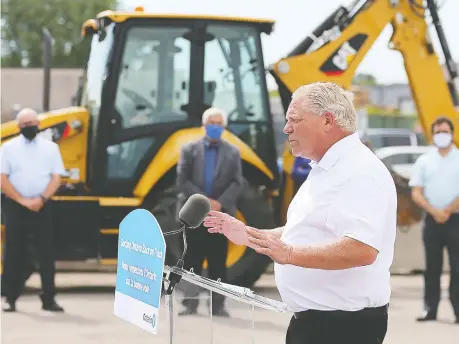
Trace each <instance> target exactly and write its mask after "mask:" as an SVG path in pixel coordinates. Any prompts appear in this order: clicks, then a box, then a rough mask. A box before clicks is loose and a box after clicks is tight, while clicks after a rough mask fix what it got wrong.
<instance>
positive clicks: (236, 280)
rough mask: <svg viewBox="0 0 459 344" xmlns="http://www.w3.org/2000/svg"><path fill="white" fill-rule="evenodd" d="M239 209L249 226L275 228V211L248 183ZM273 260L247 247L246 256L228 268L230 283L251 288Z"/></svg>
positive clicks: (242, 193)
mask: <svg viewBox="0 0 459 344" xmlns="http://www.w3.org/2000/svg"><path fill="white" fill-rule="evenodd" d="M237 208H238V210H239V212H240V213H241V214H242V216H243V217H244V220H245V223H246V224H247V225H248V226H251V227H255V228H258V229H272V228H274V227H275V222H274V216H273V210H272V208H271V206H270V205H269V204H268V203H267V201H266V199H265V198H264V197H263V195H262V194H261V192H259V191H257V190H256V189H255V188H254V187H252V186H251V185H249V184H248V183H247V182H246V183H245V185H244V188H243V191H242V192H241V195H240V197H239V200H238V202H237ZM270 263H271V259H270V258H269V257H267V256H265V255H262V254H258V253H256V252H255V250H253V249H251V248H249V247H246V248H245V250H244V254H243V255H242V256H241V257H240V259H238V260H237V261H236V262H235V263H234V264H232V265H230V266H228V267H227V268H228V270H227V273H228V281H229V283H232V284H235V285H239V286H243V287H247V288H251V287H252V286H253V285H254V284H255V282H256V281H257V280H258V279H259V278H260V276H261V275H262V274H263V273H264V272H265V271H266V268H267V267H268V265H269V264H270Z"/></svg>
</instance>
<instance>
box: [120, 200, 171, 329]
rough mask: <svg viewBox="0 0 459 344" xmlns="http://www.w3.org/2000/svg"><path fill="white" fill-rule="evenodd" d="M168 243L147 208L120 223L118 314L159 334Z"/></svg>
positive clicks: (139, 210)
mask: <svg viewBox="0 0 459 344" xmlns="http://www.w3.org/2000/svg"><path fill="white" fill-rule="evenodd" d="M165 256H166V243H165V241H164V236H163V233H162V231H161V228H160V226H159V224H158V221H157V220H156V218H155V217H154V216H153V215H152V214H151V213H150V212H149V211H147V210H145V209H136V210H133V211H132V212H130V213H129V214H128V215H127V216H126V217H125V218H124V219H123V221H122V222H121V223H120V228H119V237H118V268H117V273H116V289H115V305H114V313H115V315H116V316H118V317H120V318H122V319H124V320H126V321H128V322H130V323H132V324H134V325H136V326H138V327H140V328H142V329H144V330H147V331H149V332H151V333H153V334H157V328H158V318H159V306H160V300H161V287H162V279H163V270H164V259H165Z"/></svg>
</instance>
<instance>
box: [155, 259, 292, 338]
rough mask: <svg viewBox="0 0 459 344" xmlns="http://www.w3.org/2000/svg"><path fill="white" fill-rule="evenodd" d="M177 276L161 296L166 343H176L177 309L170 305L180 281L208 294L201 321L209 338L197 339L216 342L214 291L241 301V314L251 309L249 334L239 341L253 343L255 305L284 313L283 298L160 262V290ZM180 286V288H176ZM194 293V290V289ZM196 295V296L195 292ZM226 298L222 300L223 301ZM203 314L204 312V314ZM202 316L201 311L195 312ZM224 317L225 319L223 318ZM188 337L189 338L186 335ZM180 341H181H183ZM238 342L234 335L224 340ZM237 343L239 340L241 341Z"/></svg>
mask: <svg viewBox="0 0 459 344" xmlns="http://www.w3.org/2000/svg"><path fill="white" fill-rule="evenodd" d="M171 277H173V278H177V277H179V278H180V281H179V282H178V283H177V284H176V285H175V287H173V288H172V290H169V292H165V295H164V296H165V298H166V303H167V310H168V318H169V343H170V344H178V342H177V341H176V340H175V339H176V333H175V331H179V330H180V328H178V326H177V324H176V322H177V321H176V317H177V316H178V312H177V310H176V307H175V306H174V303H175V301H176V300H175V299H176V295H177V294H176V288H177V287H179V288H178V289H182V290H183V284H186V285H188V287H190V286H191V287H194V288H198V289H201V291H204V292H207V294H208V301H207V302H206V303H207V306H208V312H207V315H208V319H206V318H204V319H205V321H206V322H207V323H208V325H209V332H210V333H209V334H210V340H209V341H202V340H200V341H199V343H205V342H207V343H217V342H216V341H214V321H215V318H216V317H215V316H214V315H213V314H212V299H213V296H214V293H217V294H219V295H221V296H224V297H226V298H227V299H230V300H235V301H237V302H238V303H240V304H242V305H245V306H246V307H247V308H246V309H244V308H243V309H242V311H241V312H244V314H247V311H249V312H251V319H250V323H251V324H250V327H251V328H250V330H251V336H247V335H245V336H244V338H245V340H244V341H243V342H242V343H245V342H247V343H255V309H256V308H261V309H264V310H268V311H272V312H276V313H285V312H287V309H286V305H285V304H284V303H283V302H280V301H277V300H274V299H270V298H267V297H264V296H261V295H257V294H255V293H254V292H253V291H252V290H251V289H249V288H244V287H239V286H235V285H232V284H228V283H223V282H221V281H220V280H217V281H215V280H212V279H209V278H206V277H203V276H199V275H196V274H195V273H193V271H187V270H184V269H181V268H178V267H175V266H173V267H171V266H167V265H165V266H164V273H163V283H164V290H165V291H167V290H168V288H169V287H170V284H171V280H173V278H171ZM180 286H182V288H180ZM196 294H198V293H196ZM198 297H199V296H198ZM200 301H201V303H202V301H203V300H202V298H200ZM227 301H228V300H226V302H227ZM204 315H205V314H204ZM193 316H194V315H185V316H183V317H180V320H183V321H184V322H185V321H186V322H188V321H189V319H191V317H193ZM198 316H200V317H201V319H203V318H202V314H200V315H198ZM223 321H225V320H223ZM227 321H228V324H230V322H231V321H232V318H229V319H228V320H227ZM197 330H201V331H202V330H204V329H203V328H201V329H197ZM189 340H190V339H189ZM191 341H192V342H196V340H195V338H193V340H191ZM183 342H184V341H183ZM221 342H222V341H218V343H221ZM234 342H237V343H241V340H235V339H234V338H228V343H234ZM242 343H241V344H242Z"/></svg>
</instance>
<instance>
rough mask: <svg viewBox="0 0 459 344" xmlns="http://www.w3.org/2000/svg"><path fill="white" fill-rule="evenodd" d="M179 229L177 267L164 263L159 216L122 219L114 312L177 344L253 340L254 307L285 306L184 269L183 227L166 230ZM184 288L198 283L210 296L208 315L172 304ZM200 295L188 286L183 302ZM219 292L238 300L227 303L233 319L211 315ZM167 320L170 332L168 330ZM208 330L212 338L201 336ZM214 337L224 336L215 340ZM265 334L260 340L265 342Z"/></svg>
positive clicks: (140, 213) (240, 343) (142, 212)
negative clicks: (180, 250) (186, 312)
mask: <svg viewBox="0 0 459 344" xmlns="http://www.w3.org/2000/svg"><path fill="white" fill-rule="evenodd" d="M180 232H182V235H183V239H184V250H183V253H182V258H181V259H179V261H178V262H177V263H176V265H175V266H168V265H166V264H165V255H166V243H165V240H164V234H163V232H162V230H161V228H160V226H159V223H158V222H157V220H156V218H155V217H154V216H153V215H152V214H151V213H150V212H149V211H147V210H145V209H136V210H133V211H132V212H130V213H129V214H128V215H127V216H126V217H125V218H124V219H123V221H122V222H121V223H120V228H119V235H118V263H117V273H116V288H115V302H114V308H113V312H114V315H116V316H117V317H119V318H121V319H123V320H125V321H127V322H129V323H131V324H133V325H135V326H137V327H139V328H142V329H143V330H145V331H147V332H149V333H151V334H153V335H156V338H155V339H152V342H156V343H164V342H169V343H171V344H172V343H173V344H179V343H188V342H190V340H191V342H192V343H199V344H204V343H219V344H224V343H231V344H234V343H238V344H244V343H246V342H247V343H254V341H255V334H256V333H255V331H254V329H255V320H256V319H255V315H256V314H255V309H256V308H261V309H264V310H268V311H273V312H276V313H284V312H285V311H286V307H285V305H284V304H283V303H282V302H279V301H276V300H272V299H269V298H266V297H263V296H260V295H256V294H255V293H254V292H253V291H251V290H250V289H248V288H242V287H238V286H235V285H231V284H227V283H223V282H222V281H220V280H217V281H215V280H212V279H208V278H205V277H203V276H199V275H197V274H195V273H193V271H186V270H184V269H182V268H181V267H183V259H184V256H185V252H186V236H185V231H184V230H183V228H182V230H177V231H170V232H167V235H171V234H175V233H180ZM187 287H188V288H187ZM184 288H185V289H190V288H198V289H199V291H201V292H202V293H205V294H207V295H208V298H207V302H201V306H202V304H203V303H204V304H207V306H208V308H209V309H208V311H207V312H204V314H206V313H207V315H208V318H207V317H202V312H200V310H199V308H198V309H197V310H198V314H196V315H195V314H191V315H186V316H183V317H179V316H178V312H176V307H174V303H175V302H176V299H177V298H178V297H179V293H176V290H177V289H181V290H182V291H183V289H184ZM188 291H189V290H188ZM199 294H200V293H196V292H195V293H193V295H192V297H191V298H190V297H189V296H190V294H189V293H188V292H187V290H185V298H184V301H188V303H187V304H188V305H189V304H190V301H192V302H191V303H194V304H197V301H198V300H197V299H199V301H202V298H201V297H200V296H199ZM218 297H225V303H229V301H231V302H233V303H234V302H235V303H236V304H233V305H231V307H228V309H229V310H230V316H231V317H230V318H229V319H227V318H224V317H219V319H218V320H216V318H217V317H216V316H214V315H213V314H212V313H213V312H212V309H213V307H212V303H213V300H214V299H215V301H218ZM187 298H188V300H186V299H187ZM163 299H165V303H166V305H164V302H163ZM165 306H166V307H165ZM177 306H178V305H177ZM244 307H246V308H244ZM178 309H179V307H177V310H178ZM248 315H250V317H248ZM182 319H183V320H182ZM282 319H285V317H284V318H282ZM272 320H274V322H273V321H272ZM241 322H244V323H246V322H247V323H248V326H246V327H245V328H244V326H242V328H243V330H242V335H241V336H240V338H237V333H236V330H237V329H239V328H241ZM279 322H282V320H281V319H279V321H277V319H275V318H272V317H270V321H269V323H268V326H269V328H275V327H276V326H277V324H278V323H279ZM168 324H169V331H167V327H168V326H167V325H168ZM206 328H207V329H208V330H209V331H208V332H207V331H206V330H205V329H206ZM264 332H268V333H267V334H266V333H264ZM280 332H282V337H284V336H285V325H282V326H281V327H280V328H278V333H280ZM206 334H207V335H208V336H209V338H206V339H199V338H197V337H199V336H202V335H206ZM259 334H260V333H257V335H259ZM272 334H273V333H272V332H269V331H263V333H261V335H262V336H268V337H267V338H266V339H271V336H272ZM181 336H182V337H181ZM215 336H223V337H222V338H219V339H218V340H214V337H215ZM266 339H265V340H263V339H262V340H261V341H260V342H266Z"/></svg>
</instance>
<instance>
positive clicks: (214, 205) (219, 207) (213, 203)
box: [210, 198, 222, 211]
mask: <svg viewBox="0 0 459 344" xmlns="http://www.w3.org/2000/svg"><path fill="white" fill-rule="evenodd" d="M210 209H211V210H214V211H220V210H222V205H221V203H220V202H219V201H216V200H214V199H212V198H211V199H210Z"/></svg>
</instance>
